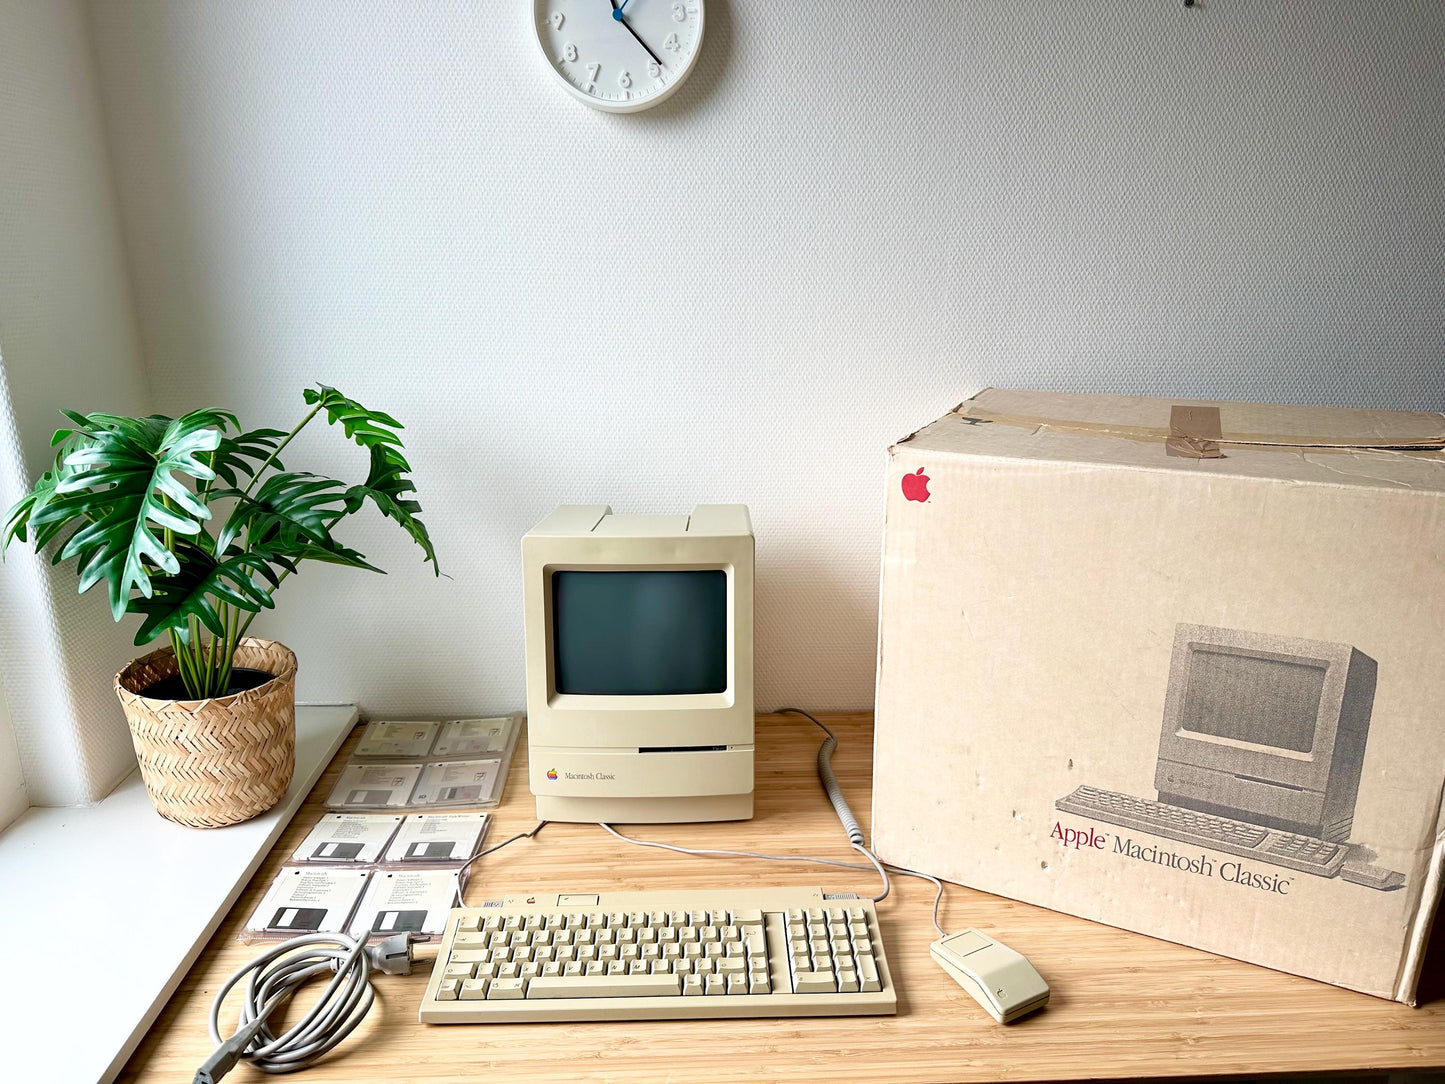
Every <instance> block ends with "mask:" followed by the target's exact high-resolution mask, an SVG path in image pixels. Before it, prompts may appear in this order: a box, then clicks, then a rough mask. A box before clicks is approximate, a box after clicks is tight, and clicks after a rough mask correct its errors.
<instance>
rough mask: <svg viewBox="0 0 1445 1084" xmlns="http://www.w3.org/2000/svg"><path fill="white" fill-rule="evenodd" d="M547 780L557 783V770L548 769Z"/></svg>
mask: <svg viewBox="0 0 1445 1084" xmlns="http://www.w3.org/2000/svg"><path fill="white" fill-rule="evenodd" d="M547 778H548V779H551V780H552V781H553V782H555V781H556V779H557V769H556V768H548V769H547Z"/></svg>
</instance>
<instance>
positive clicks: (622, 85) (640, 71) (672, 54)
mask: <svg viewBox="0 0 1445 1084" xmlns="http://www.w3.org/2000/svg"><path fill="white" fill-rule="evenodd" d="M702 4H703V0H532V24H533V30H534V32H535V33H536V35H537V44H538V45H539V46H540V47H541V49H542V57H543V59H544V60H545V61H546V62H547V67H548V68H550V69H551V70H552V74H553V75H555V76H556V77H557V78H558V79H560V80H561V81H562V85H563V86H564V87H566V88H567V90H568V91H569V92H570V93H571V94H572V96H573V97H575V98H580V99H581V100H582V101H584V102H586V103H587V104H588V105H590V106H592V107H593V108H595V109H603V110H606V111H607V112H609V113H633V112H636V111H637V110H639V109H646V108H648V107H649V106H654V105H656V104H657V103H658V102H661V101H664V100H665V99H667V98H668V97H670V96H671V95H672V93H673V92H674V91H675V90H677V88H678V87H679V86H681V85H682V81H683V80H684V79H686V78H687V77H688V74H689V73H690V72H691V71H692V69H693V65H694V64H696V63H697V54H698V51H699V50H700V48H701V47H702Z"/></svg>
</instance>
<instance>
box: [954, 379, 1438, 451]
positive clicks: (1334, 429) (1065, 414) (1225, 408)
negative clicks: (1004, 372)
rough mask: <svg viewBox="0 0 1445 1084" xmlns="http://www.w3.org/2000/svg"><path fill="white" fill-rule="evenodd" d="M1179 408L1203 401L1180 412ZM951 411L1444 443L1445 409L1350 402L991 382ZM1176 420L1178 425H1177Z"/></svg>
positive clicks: (1313, 441) (1135, 429)
mask: <svg viewBox="0 0 1445 1084" xmlns="http://www.w3.org/2000/svg"><path fill="white" fill-rule="evenodd" d="M1176 407H1184V408H1199V409H1195V410H1187V411H1179V410H1175V408H1176ZM953 413H955V414H958V415H959V416H961V417H962V418H964V419H965V420H969V419H973V420H976V421H984V422H994V423H998V424H1004V425H1016V426H1025V427H1028V428H1030V429H1035V430H1038V429H1043V430H1052V431H1056V432H1061V433H1083V434H1090V435H1094V436H1102V437H1119V438H1123V439H1128V440H1146V441H1159V442H1166V441H1169V440H1170V438H1171V437H1181V436H1182V437H1185V438H1189V437H1196V436H1197V434H1195V433H1190V432H1188V431H1187V428H1188V426H1189V424H1190V423H1189V422H1188V421H1186V422H1185V425H1184V430H1185V431H1182V432H1181V426H1180V424H1179V419H1180V416H1181V415H1183V416H1184V418H1186V419H1190V418H1192V419H1195V423H1194V424H1198V423H1199V421H1200V420H1203V424H1205V425H1206V426H1207V424H1208V422H1207V419H1209V418H1210V417H1211V416H1213V417H1215V418H1217V421H1218V423H1219V430H1218V434H1217V435H1215V434H1213V433H1206V434H1205V435H1204V439H1205V440H1212V441H1215V442H1217V443H1219V444H1247V445H1256V446H1280V447H1286V448H1360V449H1369V448H1380V449H1420V450H1438V449H1441V448H1445V414H1439V413H1434V412H1426V411H1396V410H1357V409H1351V408H1345V407H1317V406H1276V405H1267V404H1260V403H1236V402H1227V401H1218V400H1208V399H1177V400H1176V399H1156V398H1147V397H1143V396H1123V395H1069V394H1063V393H1059V392H1037V391H1013V390H1008V389H1003V388H989V389H987V390H986V391H983V392H980V393H979V394H978V395H976V396H974V397H973V398H972V399H969V400H967V401H966V402H963V403H960V404H959V405H958V406H957V407H955V408H954V410H953ZM1171 422H1173V423H1174V424H1173V425H1171Z"/></svg>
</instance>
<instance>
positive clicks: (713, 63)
mask: <svg viewBox="0 0 1445 1084" xmlns="http://www.w3.org/2000/svg"><path fill="white" fill-rule="evenodd" d="M702 38H703V40H702V53H701V54H700V55H699V56H698V58H697V67H696V68H695V69H694V70H693V72H692V74H691V75H689V76H688V77H687V82H686V83H684V84H683V85H682V86H681V87H679V88H678V91H677V93H676V94H674V95H673V96H672V97H671V98H668V99H667V100H666V101H664V102H661V103H660V104H658V105H656V106H654V107H653V108H651V109H644V110H642V112H641V113H629V114H627V115H626V116H625V117H624V118H623V119H624V120H625V121H627V122H631V123H633V124H636V123H660V124H664V125H667V124H671V123H672V122H676V121H684V120H687V119H688V118H689V117H691V115H692V114H694V113H696V112H697V111H698V110H699V109H701V108H702V107H703V106H704V105H705V104H706V103H707V102H708V101H709V100H711V98H712V96H713V95H714V94H715V93H716V92H717V88H718V85H719V84H720V83H721V82H722V81H723V77H724V76H725V75H727V73H728V69H729V68H731V67H732V63H733V55H734V48H735V47H734V42H733V13H732V8H731V6H730V5H729V4H728V2H727V0H707V14H706V22H705V23H704V24H703V28H702Z"/></svg>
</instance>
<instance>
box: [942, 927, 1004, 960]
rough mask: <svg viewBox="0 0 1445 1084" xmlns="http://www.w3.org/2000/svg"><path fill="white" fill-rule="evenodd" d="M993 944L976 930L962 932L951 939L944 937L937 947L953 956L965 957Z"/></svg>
mask: <svg viewBox="0 0 1445 1084" xmlns="http://www.w3.org/2000/svg"><path fill="white" fill-rule="evenodd" d="M992 944H993V942H992V941H990V940H989V939H988V938H987V937H985V936H984V935H983V934H981V933H979V932H978V931H977V930H964V931H963V932H962V933H956V934H954V935H953V936H952V937H945V938H944V939H943V940H942V941H940V942H939V946H940V947H941V948H942V949H943V950H944V951H945V952H948V953H950V954H952V955H954V956H959V957H963V956H967V955H968V954H969V953H972V952H977V951H979V949H986V948H988V947H989V946H990V945H992Z"/></svg>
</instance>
